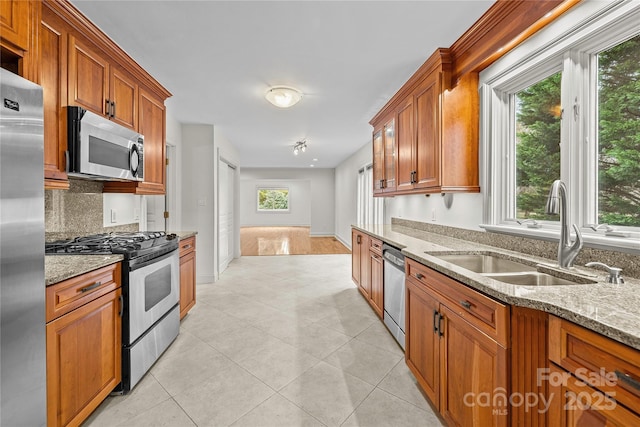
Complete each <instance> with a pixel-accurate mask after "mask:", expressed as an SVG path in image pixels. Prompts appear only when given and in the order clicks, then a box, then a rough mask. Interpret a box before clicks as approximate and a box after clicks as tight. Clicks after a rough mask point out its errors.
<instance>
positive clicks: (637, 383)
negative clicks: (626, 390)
mask: <svg viewBox="0 0 640 427" xmlns="http://www.w3.org/2000/svg"><path fill="white" fill-rule="evenodd" d="M615 372H616V377H618V379H619V380H620V381H622V382H624V383H626V384H628V385H630V386H631V387H633V388H635V389H636V390H640V380H637V379H635V378H633V377H632V376H631V374H627V373H624V372H621V371H618V370H617V369H616V371H615Z"/></svg>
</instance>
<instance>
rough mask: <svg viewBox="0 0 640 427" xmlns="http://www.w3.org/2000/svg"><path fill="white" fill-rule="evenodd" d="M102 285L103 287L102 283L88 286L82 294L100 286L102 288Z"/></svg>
mask: <svg viewBox="0 0 640 427" xmlns="http://www.w3.org/2000/svg"><path fill="white" fill-rule="evenodd" d="M101 285H102V282H96V283H94V284H93V285H89V286H86V287H84V288H82V289H80V292H82V293H84V292H89V291H90V290H91V289H95V288H97V287H98V286H101Z"/></svg>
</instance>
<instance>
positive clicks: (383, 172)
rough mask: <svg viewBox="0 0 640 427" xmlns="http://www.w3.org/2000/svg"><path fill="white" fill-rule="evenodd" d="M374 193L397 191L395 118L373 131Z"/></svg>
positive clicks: (389, 119)
mask: <svg viewBox="0 0 640 427" xmlns="http://www.w3.org/2000/svg"><path fill="white" fill-rule="evenodd" d="M373 158H374V161H373V194H374V195H379V194H382V193H393V192H394V191H396V182H397V180H396V163H397V144H396V130H395V118H393V117H391V118H388V119H387V120H386V121H384V122H383V123H382V125H381V126H380V128H379V129H376V130H374V132H373Z"/></svg>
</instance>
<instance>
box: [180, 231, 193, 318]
mask: <svg viewBox="0 0 640 427" xmlns="http://www.w3.org/2000/svg"><path fill="white" fill-rule="evenodd" d="M194 305H196V238H195V236H193V237H189V238H186V239H184V240H181V241H180V319H182V318H183V317H184V316H186V315H187V313H188V312H189V310H191V308H193V306H194Z"/></svg>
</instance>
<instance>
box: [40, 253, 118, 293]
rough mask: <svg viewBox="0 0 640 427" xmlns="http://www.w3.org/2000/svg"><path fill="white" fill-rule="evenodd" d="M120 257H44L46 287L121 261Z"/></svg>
mask: <svg viewBox="0 0 640 427" xmlns="http://www.w3.org/2000/svg"><path fill="white" fill-rule="evenodd" d="M123 259H124V258H123V256H122V255H45V257H44V283H45V285H46V286H49V285H53V284H55V283H59V282H62V281H63V280H67V279H69V278H71V277H75V276H79V275H81V274H84V273H88V272H90V271H93V270H95V269H98V268H100V267H104V266H106V265H109V264H114V263H116V262H120V261H122V260H123Z"/></svg>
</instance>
